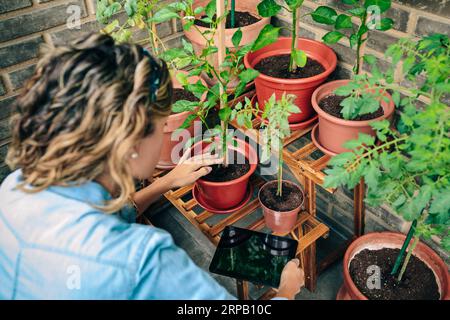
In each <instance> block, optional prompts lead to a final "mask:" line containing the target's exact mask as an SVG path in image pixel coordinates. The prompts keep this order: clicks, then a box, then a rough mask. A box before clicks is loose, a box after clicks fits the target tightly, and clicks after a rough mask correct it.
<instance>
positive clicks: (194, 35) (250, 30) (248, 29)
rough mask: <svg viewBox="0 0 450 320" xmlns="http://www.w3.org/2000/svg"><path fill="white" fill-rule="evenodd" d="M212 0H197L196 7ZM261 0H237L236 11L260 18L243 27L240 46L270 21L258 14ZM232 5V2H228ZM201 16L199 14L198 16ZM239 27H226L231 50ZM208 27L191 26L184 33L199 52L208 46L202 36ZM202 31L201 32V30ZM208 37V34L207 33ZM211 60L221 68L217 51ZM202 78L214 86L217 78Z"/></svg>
mask: <svg viewBox="0 0 450 320" xmlns="http://www.w3.org/2000/svg"><path fill="white" fill-rule="evenodd" d="M209 1H210V0H197V1H194V8H197V7H205V6H206V5H207V4H208V3H209ZM258 3H259V1H255V0H247V1H236V11H241V12H249V13H250V14H251V15H253V16H255V17H257V18H259V19H260V20H259V21H258V22H256V23H254V24H251V25H249V26H245V27H242V28H241V31H242V39H241V42H240V44H239V46H240V47H243V46H245V45H248V44H250V43H252V42H253V41H255V40H256V38H257V37H258V35H259V33H260V32H261V30H262V29H263V28H264V26H265V25H267V24H269V23H270V18H263V17H261V16H259V15H258V10H257V8H256V7H257V5H258ZM228 5H229V6H230V3H229V4H228ZM197 18H199V16H198V17H197ZM182 23H183V24H185V20H184V19H183V20H182ZM238 29H239V28H233V29H225V47H227V48H228V49H230V50H234V45H233V42H232V41H231V39H232V37H233V34H234V33H235V32H236V31H237V30H238ZM207 30H208V28H205V27H201V26H196V28H194V27H191V28H190V29H189V30H184V34H185V36H186V38H188V39H189V41H190V42H191V43H192V46H193V47H194V51H195V52H196V53H197V54H201V52H202V51H203V49H204V48H205V47H206V40H205V38H204V37H203V36H202V34H203V33H204V32H205V31H207ZM199 31H200V32H199ZM206 37H208V35H206ZM214 41H215V43H217V42H218V36H217V34H216V35H215V38H214ZM210 59H211V60H210V62H211V64H212V65H213V66H214V67H215V69H216V70H218V68H219V63H218V57H217V53H215V54H212V55H211V56H210ZM202 78H203V79H204V80H205V81H206V82H207V83H208V85H210V86H212V85H214V84H215V83H216V82H217V80H216V79H211V78H209V77H208V76H207V75H202ZM237 83H238V81H237V80H236V81H232V82H230V84H229V87H230V88H231V87H234V86H236V85H237Z"/></svg>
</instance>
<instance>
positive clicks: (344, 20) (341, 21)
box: [335, 14, 353, 29]
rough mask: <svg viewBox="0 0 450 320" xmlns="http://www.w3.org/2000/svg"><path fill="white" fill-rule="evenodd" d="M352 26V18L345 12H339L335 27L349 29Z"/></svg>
mask: <svg viewBox="0 0 450 320" xmlns="http://www.w3.org/2000/svg"><path fill="white" fill-rule="evenodd" d="M352 27H353V24H352V18H351V17H350V16H347V15H346V14H340V15H338V16H337V18H336V23H335V28H336V29H351V28H352Z"/></svg>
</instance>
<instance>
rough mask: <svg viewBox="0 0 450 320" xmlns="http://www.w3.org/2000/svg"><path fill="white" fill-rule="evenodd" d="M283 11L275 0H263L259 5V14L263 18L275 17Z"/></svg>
mask: <svg viewBox="0 0 450 320" xmlns="http://www.w3.org/2000/svg"><path fill="white" fill-rule="evenodd" d="M280 10H281V6H280V5H279V4H278V3H276V2H275V0H263V1H261V2H260V3H259V4H258V14H259V15H260V16H261V17H273V16H274V15H276V14H277V13H278V12H279V11H280Z"/></svg>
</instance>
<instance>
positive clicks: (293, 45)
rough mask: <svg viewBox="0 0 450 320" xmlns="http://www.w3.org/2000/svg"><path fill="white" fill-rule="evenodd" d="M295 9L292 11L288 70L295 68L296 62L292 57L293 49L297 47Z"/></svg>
mask: <svg viewBox="0 0 450 320" xmlns="http://www.w3.org/2000/svg"><path fill="white" fill-rule="evenodd" d="M297 13H298V12H297V10H293V11H292V39H291V58H290V60H289V72H294V71H295V70H297V63H296V62H295V59H294V51H295V50H296V47H297Z"/></svg>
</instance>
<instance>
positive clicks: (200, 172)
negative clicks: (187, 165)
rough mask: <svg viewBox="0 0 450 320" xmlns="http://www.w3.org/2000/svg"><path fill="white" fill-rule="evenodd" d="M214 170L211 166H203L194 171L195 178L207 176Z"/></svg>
mask: <svg viewBox="0 0 450 320" xmlns="http://www.w3.org/2000/svg"><path fill="white" fill-rule="evenodd" d="M211 170H212V168H211V167H202V168H200V169H198V170H197V171H195V172H194V173H193V175H194V179H195V180H197V179H199V178H201V177H203V176H206V175H207V174H208V173H210V172H211Z"/></svg>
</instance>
